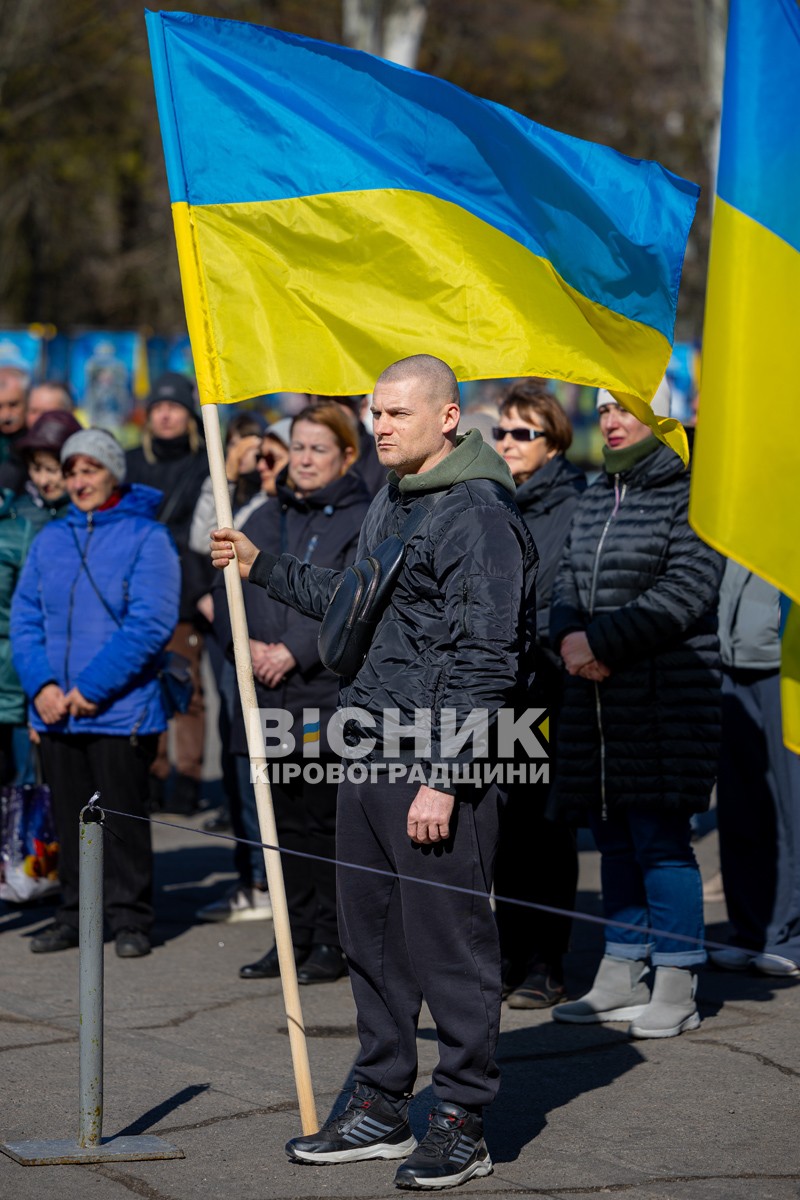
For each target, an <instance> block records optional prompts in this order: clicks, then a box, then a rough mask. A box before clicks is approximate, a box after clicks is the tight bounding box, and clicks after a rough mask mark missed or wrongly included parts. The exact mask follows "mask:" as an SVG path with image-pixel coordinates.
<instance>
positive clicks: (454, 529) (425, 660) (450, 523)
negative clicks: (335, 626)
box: [250, 434, 537, 790]
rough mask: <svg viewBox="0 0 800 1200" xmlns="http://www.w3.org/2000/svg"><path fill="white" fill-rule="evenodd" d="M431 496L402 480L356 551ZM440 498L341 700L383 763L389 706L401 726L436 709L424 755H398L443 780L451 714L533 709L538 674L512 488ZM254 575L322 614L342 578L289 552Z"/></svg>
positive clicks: (525, 546) (490, 487)
mask: <svg viewBox="0 0 800 1200" xmlns="http://www.w3.org/2000/svg"><path fill="white" fill-rule="evenodd" d="M469 436H470V435H469V434H468V435H467V437H469ZM492 454H493V452H492ZM451 457H452V459H454V460H455V454H454V455H452V456H451ZM493 457H496V456H493ZM453 466H454V468H455V462H454V463H453ZM476 469H479V468H476ZM416 478H418V479H419V478H423V477H421V476H419V477H416ZM427 494H428V493H426V492H423V491H422V490H416V491H413V492H410V491H400V489H399V488H398V487H397V486H396V485H395V484H393V483H390V484H389V485H388V486H387V487H386V488H385V489H384V490H383V491H382V492H379V493H378V495H377V496H376V497H375V499H374V500H373V502H372V505H371V506H370V509H369V512H368V514H367V517H366V520H365V522H364V527H363V530H362V534H361V539H360V542H359V546H358V551H357V557H358V558H363V557H366V556H367V555H368V554H369V552H370V550H371V549H374V547H376V546H377V545H378V544H379V543H380V542H382V541H383V540H384V539H385V538H387V537H389V536H390V535H391V534H393V533H397V532H398V530H399V529H400V528H401V527H402V525H403V524H404V522H405V521H406V519H407V517H408V514H409V513H410V511H411V509H412V507H413V506H414V505H415V504H417V503H419V502H420V501H421V500H423V499H424V498H425V496H426V495H427ZM439 497H440V498H439V500H438V503H437V504H436V506H435V508H434V510H433V515H432V517H431V519H430V521H429V523H428V524H427V526H425V527H423V529H422V530H421V531H420V532H418V533H417V535H416V536H415V537H414V538H413V540H412V541H411V542H410V544H409V547H408V551H407V554H406V559H405V563H404V565H403V569H402V571H401V574H400V576H399V579H398V582H397V585H396V586H395V589H394V591H393V593H392V597H391V600H390V602H389V604H388V606H387V608H386V610H385V611H384V613H383V615H382V617H381V619H380V621H379V623H378V627H377V629H376V632H375V636H374V638H373V641H372V644H371V646H370V650H369V653H368V655H367V659H366V661H365V663H364V665H363V666H362V667H361V669H360V670H359V671H358V673H357V675H356V676H355V677H354V678H353V679H347V680H343V681H342V686H341V691H340V697H339V701H340V706H342V707H345V706H346V707H358V708H361V709H364V710H365V711H366V712H367V713H369V714H370V716H371V717H372V719H373V721H374V725H371V726H370V727H369V729H368V730H367V732H366V734H365V735H363V731H361V730H359V729H356V730H355V735H354V741H356V742H357V741H360V740H361V736H362V735H363V736H367V737H371V738H375V742H376V745H375V747H374V749H373V750H372V751H371V753H370V754H369V755H368V756H366V757H365V759H364V761H365V762H369V761H374V762H378V761H381V760H382V750H383V745H382V738H381V734H382V724H383V713H384V711H385V710H387V709H396V710H398V713H399V721H400V724H401V725H403V726H408V725H413V724H414V718H415V712H416V710H418V709H423V710H431V712H432V726H433V728H432V744H431V751H430V755H429V756H428V755H415V754H414V751H413V742H411V741H405V740H404V741H402V742H401V753H400V755H399V758H400V761H403V762H406V763H410V762H417V763H418V764H419V766H420V768H421V771H422V772H423V773H424V774H425V776H426V781H427V782H432V783H433V785H434V786H436V784H437V775H436V774H433V775H432V774H431V771H430V769H431V765H432V764H437V763H441V762H442V760H443V757H444V756H443V754H442V750H441V741H442V730H441V728H440V722H439V713H440V712H441V710H443V709H452V710H455V713H456V723H457V726H458V727H459V728H460V727H461V725H462V723H463V722H464V720H465V718H466V717H467V716H468V714H469V713H470V712H471V711H472V710H473V709H484V710H487V711H488V712H489V713H490V714H494V713H496V711H497V710H498V709H499V708H501V707H504V706H512V705H513V704H514V703H521V704H523V706H524V701H525V698H526V697H527V692H528V689H529V686H530V679H531V676H532V659H533V633H534V629H533V622H534V614H533V602H532V601H533V589H534V581H535V576H536V561H537V560H536V551H535V549H534V547H533V543H532V542H531V539H530V535H529V534H528V531H527V529H526V528H525V525H524V523H523V521H522V518H521V517H520V514H519V510H518V509H517V507H516V505H515V504H514V501H513V499H512V497H511V495H510V493H509V491H507V490H506V488H505V487H503V486H502V485H501V484H500V483H498V482H496V481H495V480H494V479H493V478H475V477H473V478H470V479H468V480H462V481H460V482H455V483H453V484H452V485H450V486H447V487H443V488H442V489H441V490H440V492H439ZM250 579H251V582H253V583H257V584H260V585H261V586H262V587H267V588H268V590H269V593H270V595H273V596H275V597H276V598H279V599H281V600H283V601H284V603H286V604H292V605H294V606H296V607H298V608H300V609H301V610H302V611H305V612H307V613H308V614H309V615H311V616H315V617H316V618H317V620H321V619H322V617H323V615H324V613H325V610H326V609H327V606H328V603H329V601H330V597H331V595H332V593H333V590H334V588H335V587H336V584H337V583H338V579H339V574H338V572H336V571H327V572H320V571H309V570H308V568H307V567H304V565H303V564H302V563H300V562H298V561H297V559H294V558H290V557H289V556H288V555H286V556H283V557H282V558H280V559H279V560H278V561H277V562H276V560H275V559H274V558H273V557H271V556H268V555H261V556H260V557H259V558H258V559H257V560H256V563H255V565H254V567H253V570H252V571H251V575H250ZM345 733H346V734H347V730H346V731H345ZM469 757H470V754H469V753H466V754H464V755H463V756H459V757H457V758H455V759H451V761H461V759H462V758H463V759H464V761H466V760H468V759H469ZM450 790H454V789H450Z"/></svg>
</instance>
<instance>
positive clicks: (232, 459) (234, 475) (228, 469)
mask: <svg viewBox="0 0 800 1200" xmlns="http://www.w3.org/2000/svg"><path fill="white" fill-rule="evenodd" d="M260 446H261V438H260V437H259V436H258V434H257V433H251V434H248V435H247V436H246V437H243V438H239V439H237V441H235V442H234V443H233V445H232V446H229V447H228V453H227V454H226V455H225V475H226V476H227V479H228V482H229V483H236V482H237V481H238V479H239V476H240V475H246V474H247V473H248V471H255V469H256V455H257V454H258V451H259V447H260Z"/></svg>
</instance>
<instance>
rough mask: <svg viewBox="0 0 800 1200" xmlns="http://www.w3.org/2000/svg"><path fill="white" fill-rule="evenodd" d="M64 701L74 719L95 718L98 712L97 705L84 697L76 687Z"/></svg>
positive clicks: (68, 693)
mask: <svg viewBox="0 0 800 1200" xmlns="http://www.w3.org/2000/svg"><path fill="white" fill-rule="evenodd" d="M64 701H65V703H66V705H67V707H68V709H69V712H70V714H71V715H72V716H73V717H93V716H94V715H95V713H96V712H97V705H96V704H92V702H91V700H87V699H86V697H85V696H82V695H81V693H80V692H79V691H78V689H77V688H76V687H74V688H73V689H72V691H71V692H67V694H66V696H65V697H64Z"/></svg>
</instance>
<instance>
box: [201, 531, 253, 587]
mask: <svg viewBox="0 0 800 1200" xmlns="http://www.w3.org/2000/svg"><path fill="white" fill-rule="evenodd" d="M234 547H235V552H234ZM258 553H259V552H258V547H257V546H254V545H253V543H252V542H251V541H250V539H249V538H246V537H245V536H244V534H243V533H240V532H239V531H238V529H213V530H212V531H211V564H212V566H214V567H218V568H219V570H220V571H223V570H224V569H225V567H227V565H228V563H229V562H233V560H234V558H235V559H237V560H238V563H239V574H240V575H241V577H242V579H247V577H248V575H249V574H250V568H251V567H252V565H253V563H254V562H255V561H256V559H257V558H258Z"/></svg>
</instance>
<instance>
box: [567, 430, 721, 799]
mask: <svg viewBox="0 0 800 1200" xmlns="http://www.w3.org/2000/svg"><path fill="white" fill-rule="evenodd" d="M688 503H689V475H688V472H686V471H684V469H683V465H682V464H681V462H680V460H679V459H678V457H677V456H676V455H675V454H674V453H673V452H672V451H671V450H669V449H668V448H667V447H665V446H659V447H658V449H657V450H655V452H654V453H652V454H650V455H649V456H648V457H647V458H644V459H642V460H641V461H639V462H638V463H637V464H636V465H635V466H633V467H632V468H631V469H630V470H629V471H626V472H625V473H623V474H621V475H614V476H609V475H607V474H605V473H604V474H603V475H601V476H600V478H599V479H597V480H596V481H595V482H594V483H593V484H592V485H591V487H589V488H588V489H587V491H586V492H585V493H584V495H583V496H582V498H581V501H580V503H579V505H578V508H577V511H576V513H575V516H574V518H573V522H572V528H571V531H570V535H569V539H568V541H567V546H566V549H565V552H564V557H563V559H562V564H561V567H560V569H559V572H558V576H557V578H556V582H555V587H554V590H553V600H552V611H551V621H550V636H551V642H552V644H553V646H554V647H555V648H558V647H559V646H560V644H561V641H562V639H563V638H564V636H565V635H566V634H567V633H569V632H570V631H572V630H581V629H582V630H585V631H586V634H587V637H588V639H589V645H590V646H591V649H592V651H593V652H594V655H595V657H596V658H598V659H599V660H600V661H601V662H603V663H605V665H606V666H607V667H609V668H610V669H611V672H612V674H611V676H610V677H609V678H608V679H606V680H604V681H603V682H602V683H600V684H595V683H592V682H590V681H588V680H584V679H581V678H580V677H578V676H566V679H565V692H564V702H563V707H562V711H561V720H560V724H559V730H558V773H557V778H556V784H555V789H554V801H555V807H556V810H557V811H558V812H560V813H565V812H573V811H580V810H581V809H582V808H585V807H586V806H587V805H590V804H591V805H597V806H598V807H599V806H601V804H602V803H603V801H605V803H606V805H607V806H608V807H611V806H613V805H617V804H636V805H642V806H646V807H650V808H661V809H676V808H682V809H685V810H687V811H692V812H697V811H702V810H703V809H705V808H706V807H707V806H708V801H709V796H710V793H711V788H712V786H713V783H714V777H715V774H716V764H717V755H718V750H719V738H720V682H721V676H720V660H719V643H718V640H717V633H716V605H717V596H718V592H719V584H720V580H721V577H722V569H723V560H722V558H721V557H720V555H718V554H717V553H716V552H715V551H714V550H712V549H711V548H710V547H709V546H707V545H706V544H705V543H704V542H702V541H700V539H699V538H698V537H697V536H696V535H695V534H694V533H693V532H692V530H691V528H690V527H689V522H688Z"/></svg>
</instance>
